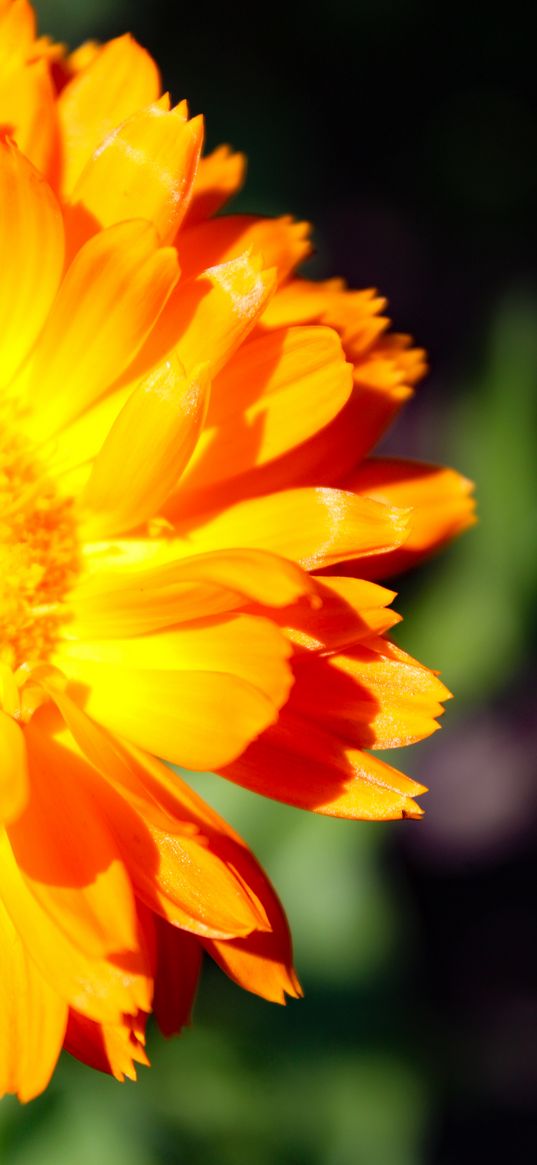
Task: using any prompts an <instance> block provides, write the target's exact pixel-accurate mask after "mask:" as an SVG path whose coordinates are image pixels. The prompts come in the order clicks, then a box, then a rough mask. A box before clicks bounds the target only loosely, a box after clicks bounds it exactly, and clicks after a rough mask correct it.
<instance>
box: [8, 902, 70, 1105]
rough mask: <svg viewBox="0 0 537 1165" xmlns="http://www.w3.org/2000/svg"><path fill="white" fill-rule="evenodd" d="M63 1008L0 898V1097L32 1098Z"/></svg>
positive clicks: (59, 1034) (59, 1036) (56, 1042)
mask: <svg viewBox="0 0 537 1165" xmlns="http://www.w3.org/2000/svg"><path fill="white" fill-rule="evenodd" d="M66 1022H67V1006H66V1004H65V1002H64V1000H63V999H62V998H61V996H60V995H59V994H58V993H57V992H56V991H55V990H54V988H53V987H50V986H49V985H48V983H46V982H45V980H44V979H43V978H42V976H41V975H40V974H39V971H38V970H37V968H36V967H35V965H34V963H33V962H32V961H31V959H30V958H29V957H28V954H27V952H26V950H25V948H24V947H23V945H22V943H21V941H20V937H19V934H18V931H17V929H16V927H15V926H14V925H13V922H12V921H11V918H10V917H9V914H7V912H6V909H5V907H4V905H3V903H2V899H1V898H0V1096H3V1095H4V1094H5V1093H6V1092H14V1093H16V1094H17V1096H18V1097H19V1100H22V1101H27V1100H32V1099H33V1097H34V1096H37V1095H38V1094H39V1093H40V1092H42V1091H43V1089H44V1088H46V1086H47V1084H48V1082H49V1080H50V1077H51V1076H52V1073H53V1071H54V1068H55V1066H56V1061H57V1059H58V1056H59V1054H60V1051H61V1047H62V1043H63V1037H64V1033H65V1025H66Z"/></svg>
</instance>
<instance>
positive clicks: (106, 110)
mask: <svg viewBox="0 0 537 1165" xmlns="http://www.w3.org/2000/svg"><path fill="white" fill-rule="evenodd" d="M159 90H160V79H159V74H158V69H157V67H156V65H155V62H154V61H153V60H152V58H151V57H150V56H149V53H146V52H145V49H143V48H141V47H140V45H138V44H137V43H136V41H135V40H133V39H132V37H130V36H121V37H118V38H117V40H111V41H108V43H107V44H105V45H104V46H103V48H102V49H101V50H100V51H99V52H98V53H96V54H95V55H94V56H93V59H92V60H91V61H90V63H89V64H88V65H87V67H86V68H85V69H83V70H82V71H81V72H79V73H78V74H76V75H75V76H74V77H73V79H72V80H71V81H70V82H69V83H68V84H67V85H66V86H65V88H64V89H63V90H62V92H61V94H60V97H59V99H58V112H59V116H60V122H61V126H62V136H63V141H64V174H63V188H64V191H65V192H66V193H69V192H70V191H71V190H72V189H73V187H74V185H75V182H76V181H77V179H78V177H79V176H80V174H81V173H82V170H83V169H84V166H85V165H86V163H87V162H88V161H89V159H90V158H91V156H92V154H93V153H94V151H95V150H96V149H97V146H99V145H100V144H101V142H103V141H104V139H105V138H106V137H107V136H108V134H109V133H111V132H112V130H114V129H115V128H116V126H118V125H119V124H120V122H122V121H125V120H126V118H127V117H131V115H132V114H133V113H136V112H137V110H139V109H143V108H144V107H145V106H146V105H151V104H152V103H153V102H154V101H156V100H157V97H158V96H159Z"/></svg>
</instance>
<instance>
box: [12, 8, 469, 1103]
mask: <svg viewBox="0 0 537 1165" xmlns="http://www.w3.org/2000/svg"><path fill="white" fill-rule="evenodd" d="M2 55H3V56H4V57H5V59H6V61H9V72H8V73H7V74H6V77H7V80H6V81H4V79H3V81H2V88H0V120H1V122H2V123H3V124H4V125H6V126H7V127H8V129H7V130H6V131H5V132H4V133H3V137H2V141H1V144H0V253H1V254H2V268H1V275H0V304H1V311H2V320H3V326H2V334H1V337H0V421H1V429H0V434H1V435H0V500H1V518H0V572H1V573H0V614H1V617H2V629H1V632H0V753H1V757H2V764H1V766H0V821H1V823H2V831H1V833H0V869H1V879H0V886H1V891H0V931H1V932H2V934H1V936H0V937H1V941H0V960H1V961H2V973H1V975H0V983H1V987H0V990H1V991H2V992H3V1002H2V1008H1V1012H0V1014H1V1015H2V1020H1V1022H2V1024H4V1025H7V1026H6V1028H5V1030H6V1033H8V1034H6V1035H5V1036H3V1037H2V1039H1V1040H0V1087H2V1088H3V1089H4V1090H7V1091H14V1092H17V1093H18V1094H19V1095H20V1096H21V1097H22V1098H23V1099H26V1098H29V1097H31V1096H32V1095H35V1094H36V1093H37V1092H39V1091H40V1090H41V1089H42V1088H43V1087H44V1086H45V1084H46V1082H47V1080H48V1078H49V1076H50V1074H51V1072H52V1070H53V1068H54V1064H55V1062H56V1058H57V1056H58V1053H59V1051H60V1049H61V1047H62V1046H66V1047H67V1048H68V1049H69V1050H71V1051H72V1052H73V1053H74V1054H75V1055H78V1056H80V1057H81V1058H82V1059H84V1060H85V1061H87V1062H88V1063H90V1064H93V1065H94V1066H96V1067H100V1068H103V1069H105V1070H107V1071H111V1072H113V1073H114V1074H115V1075H117V1076H118V1077H119V1078H122V1077H123V1076H125V1075H133V1074H134V1064H135V1063H136V1062H141V1063H143V1062H145V1052H144V1024H145V1020H146V1017H147V1015H148V1013H149V1012H150V1011H151V1009H152V1008H153V1009H154V1010H155V1012H156V1014H157V1018H158V1020H159V1022H160V1024H161V1027H162V1029H163V1031H164V1032H165V1034H170V1033H171V1032H173V1031H176V1030H179V1028H180V1027H181V1026H182V1025H183V1024H184V1023H185V1022H187V1020H188V1017H189V1014H190V1007H191V1002H192V996H193V992H194V989H195V985H196V981H197V976H198V972H199V963H200V956H201V952H202V949H206V950H207V951H208V952H209V953H210V954H211V955H212V956H213V957H214V958H215V959H216V960H217V962H219V963H220V964H221V966H222V967H223V968H224V969H225V970H226V971H227V973H228V974H230V975H231V976H232V977H233V978H234V979H236V980H237V982H239V983H240V984H241V985H243V986H245V987H246V988H248V989H250V990H253V991H256V992H258V993H259V994H261V995H263V996H265V997H266V998H269V999H272V1000H277V1001H283V999H284V997H285V994H286V993H287V994H290V995H297V994H299V991H300V988H299V985H298V981H297V979H296V975H295V973H294V971H293V968H292V956H291V948H290V939H289V934H288V930H287V924H286V922H285V917H284V915H283V912H282V909H281V907H280V905H279V903H278V900H277V898H276V896H275V894H274V891H273V890H272V888H271V886H270V884H269V882H268V881H267V879H266V877H265V875H264V874H263V872H262V871H261V870H260V868H259V866H258V865H257V863H256V862H255V860H254V858H253V857H252V855H251V854H250V853H249V851H248V849H247V847H246V846H245V845H244V843H243V842H242V841H241V839H240V838H238V837H237V835H236V834H235V833H234V832H233V831H232V830H231V829H230V828H229V827H228V826H227V825H226V824H225V823H224V822H223V821H222V820H221V819H220V818H219V817H218V816H217V815H216V814H215V813H214V812H213V811H212V810H210V809H208V807H207V806H205V805H204V804H203V803H202V802H201V801H200V799H199V798H198V797H196V796H195V794H194V793H193V792H192V791H191V790H190V789H189V788H188V787H187V786H186V785H185V784H184V783H183V782H182V781H181V780H180V779H179V777H177V776H175V775H173V774H172V773H171V772H170V771H169V770H168V769H167V768H166V767H165V766H164V765H163V764H162V763H161V761H159V760H156V759H155V757H161V758H163V759H164V760H165V761H169V762H172V763H174V764H176V765H180V766H183V767H185V768H188V769H191V770H196V769H198V770H205V769H213V770H217V771H218V772H220V773H222V775H223V776H226V777H228V778H229V779H231V780H232V781H236V782H238V783H240V784H244V785H247V786H248V787H249V788H252V789H254V790H256V791H258V792H260V793H263V794H264V795H266V796H269V797H274V798H277V799H280V800H282V801H287V802H289V803H291V804H295V805H300V806H302V807H305V808H309V809H314V810H316V811H318V812H323V813H326V814H332V815H339V816H347V817H360V818H368V819H383V818H384V819H386V818H394V817H404V816H418V815H419V814H420V812H421V810H420V809H419V807H418V805H417V804H416V801H415V800H414V798H415V796H416V794H417V793H419V792H421V791H422V790H421V787H420V786H418V785H416V783H415V782H413V781H411V780H410V779H409V778H407V777H405V776H403V775H402V774H401V773H399V772H397V771H396V770H395V769H394V768H392V767H391V766H389V765H387V764H386V763H385V762H384V761H382V760H380V759H379V758H375V757H374V755H372V753H371V752H370V751H369V750H370V749H373V750H374V749H375V748H382V749H384V748H389V747H392V746H400V745H402V744H406V743H411V742H413V741H414V740H418V739H421V738H422V737H424V736H426V735H428V734H429V733H430V732H432V731H434V729H435V727H436V717H437V716H438V714H439V713H440V712H441V710H442V709H441V701H442V700H443V699H444V698H445V697H446V696H447V694H448V693H447V692H446V690H445V688H444V687H443V685H442V684H441V683H440V681H439V680H438V678H437V677H436V676H435V675H434V674H433V673H431V672H430V671H428V670H427V669H426V668H425V667H423V666H422V665H421V664H418V663H416V661H414V660H412V659H410V657H408V656H407V655H406V654H405V653H404V652H402V651H401V650H400V649H399V648H397V647H395V646H394V645H393V644H392V643H390V642H389V640H388V639H386V638H385V633H386V632H387V631H388V630H389V629H390V627H391V626H393V624H394V623H395V622H396V621H397V616H396V615H395V614H394V612H393V611H392V610H391V608H390V602H391V599H392V598H393V592H391V591H388V590H385V589H384V588H382V587H381V586H379V585H378V584H377V582H376V581H373V580H376V579H377V578H378V577H379V576H381V575H382V574H384V573H385V574H387V575H389V574H390V573H393V571H394V569H399V568H400V567H401V566H403V565H407V564H408V563H410V562H411V561H413V560H414V559H415V558H417V557H419V556H421V555H423V554H424V553H426V552H428V551H429V550H430V549H433V548H435V547H436V546H437V545H439V544H440V543H441V542H442V541H444V540H445V539H446V538H447V537H449V536H451V535H452V534H453V533H454V532H456V531H457V530H459V529H462V528H463V527H464V526H465V525H467V524H468V523H469V521H470V520H471V502H470V500H469V487H468V484H467V483H466V482H465V481H464V480H463V479H462V478H460V477H459V476H458V475H457V474H455V473H454V472H452V471H447V470H440V469H436V468H435V467H432V466H417V465H413V464H412V463H406V462H403V461H386V460H383V459H376V460H373V459H369V458H368V457H367V454H368V453H369V450H370V448H371V446H372V445H373V444H374V443H375V441H376V440H377V438H378V436H379V435H380V433H381V431H382V430H383V428H384V427H385V426H386V424H387V423H388V422H389V421H390V420H391V418H392V417H393V415H394V414H395V412H396V411H397V409H398V408H399V407H400V405H401V403H402V402H403V401H404V400H405V399H407V398H408V396H409V395H410V393H411V390H412V385H413V384H414V383H415V382H416V381H417V380H418V379H419V377H420V376H421V374H422V373H423V371H424V357H423V353H421V352H420V351H417V350H415V349H413V348H412V347H411V344H410V341H409V339H408V338H407V337H401V336H396V335H393V334H391V333H389V331H388V324H387V321H386V319H385V318H384V317H383V316H382V314H381V313H382V310H383V307H384V302H383V301H382V300H381V299H379V297H378V296H377V295H376V294H375V293H374V292H372V291H366V292H349V291H347V290H346V289H345V287H344V286H343V284H342V283H341V282H339V281H337V280H335V281H330V282H328V283H312V282H309V281H307V280H305V279H302V278H297V277H296V276H295V274H294V271H295V269H296V267H297V265H298V264H299V263H300V262H301V261H302V260H303V259H304V258H305V257H306V256H307V254H308V252H309V248H310V243H309V231H308V228H307V227H305V226H304V225H303V224H296V223H294V222H293V221H292V220H291V219H288V218H282V219H277V220H270V219H262V218H253V217H248V216H242V215H240V216H237V215H232V216H228V217H221V218H216V219H215V218H211V217H210V215H211V214H212V212H213V211H214V210H216V209H218V208H219V207H220V205H221V204H222V203H223V202H224V201H225V200H226V198H227V197H228V196H229V195H230V194H231V193H232V192H233V190H234V189H235V188H236V187H237V185H238V184H239V181H240V180H241V177H242V160H241V159H240V157H238V156H237V155H234V154H232V153H231V152H230V151H229V150H227V149H225V148H224V149H221V150H218V151H216V152H215V153H214V154H212V155H209V157H208V158H206V159H201V157H200V155H201V148H202V138H203V125H202V122H201V119H200V118H193V119H190V118H189V115H188V110H187V108H186V106H185V104H184V103H182V104H181V105H179V106H177V107H175V108H172V107H171V104H170V102H169V100H168V98H167V97H166V96H164V97H162V96H161V95H160V89H159V79H158V73H157V70H156V67H155V65H154V63H153V62H152V61H151V58H149V57H148V55H147V54H146V53H144V51H143V50H142V49H141V48H140V47H139V46H138V45H136V44H135V42H134V41H132V40H131V39H130V38H120V39H119V40H117V41H113V42H111V43H110V44H108V45H104V46H103V47H99V46H87V47H86V48H85V49H83V50H81V51H79V52H78V53H77V54H74V55H73V56H72V57H65V56H64V54H63V53H62V51H61V50H60V49H58V48H57V47H56V46H54V45H51V44H50V43H49V42H47V41H42V40H36V39H35V28H34V24H33V16H32V13H31V10H30V8H29V6H28V5H27V4H26V2H25V0H0V58H2ZM3 76H4V75H3ZM38 110H39V111H40V112H39V114H38ZM364 458H365V460H364ZM21 984H22V985H23V986H22V987H21Z"/></svg>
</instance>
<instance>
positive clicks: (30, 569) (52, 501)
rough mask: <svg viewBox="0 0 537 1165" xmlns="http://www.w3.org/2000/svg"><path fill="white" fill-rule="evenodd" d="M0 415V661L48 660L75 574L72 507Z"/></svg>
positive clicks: (15, 664) (17, 664)
mask: <svg viewBox="0 0 537 1165" xmlns="http://www.w3.org/2000/svg"><path fill="white" fill-rule="evenodd" d="M4 415H5V414H4V412H3V411H2V417H1V418H0V421H1V422H2V424H1V432H0V663H1V664H4V665H6V666H7V667H8V668H10V669H13V670H14V669H16V668H18V667H20V666H22V665H23V664H28V663H41V662H45V661H46V660H47V659H48V657H49V655H50V652H51V649H52V647H53V645H54V642H55V640H56V638H57V635H58V631H59V627H60V623H61V622H62V619H64V618H65V608H64V607H63V606H62V600H63V598H64V596H65V593H66V591H67V590H68V588H69V586H70V585H71V583H72V581H73V579H74V577H75V576H76V574H77V572H78V548H77V539H76V527H75V521H74V514H73V505H72V502H71V500H70V499H66V498H62V497H60V496H59V495H58V493H57V491H56V488H55V486H54V483H53V482H52V481H51V480H50V479H49V478H48V477H47V476H46V474H45V472H44V470H43V466H42V465H40V463H39V459H38V458H37V457H36V455H35V451H34V449H32V447H31V445H30V444H29V443H28V442H27V441H26V440H25V439H24V438H23V437H22V436H21V435H20V434H19V433H18V432H17V430H16V428H14V427H13V426H12V425H9V424H7V425H6V424H4V423H3V422H4Z"/></svg>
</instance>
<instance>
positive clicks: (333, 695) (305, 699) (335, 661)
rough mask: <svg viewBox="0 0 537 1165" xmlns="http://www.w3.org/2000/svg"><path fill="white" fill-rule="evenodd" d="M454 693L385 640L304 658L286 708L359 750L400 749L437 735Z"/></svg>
mask: <svg viewBox="0 0 537 1165" xmlns="http://www.w3.org/2000/svg"><path fill="white" fill-rule="evenodd" d="M449 697H450V693H449V692H448V690H447V688H445V687H444V685H443V684H442V683H441V682H440V680H439V679H438V678H437V676H435V675H434V673H433V672H431V671H429V669H428V668H426V667H423V666H422V664H419V663H417V661H416V660H415V659H412V658H411V656H409V655H406V654H405V652H403V651H401V650H400V649H398V648H396V647H395V646H394V645H393V644H391V643H388V642H387V641H386V640H384V639H370V640H366V642H365V643H364V644H362V645H360V646H358V647H354V648H353V649H352V650H351V651H348V652H346V653H345V654H337V655H331V656H328V657H326V656H325V657H320V656H319V655H317V656H316V657H312V656H311V655H310V656H307V655H306V654H304V655H302V656H301V657H300V659H298V660H297V661H296V664H295V684H294V687H293V690H292V692H291V697H290V700H289V702H288V705H287V707H288V709H289V711H290V712H293V713H295V714H297V715H299V716H300V717H302V718H303V719H304V720H310V721H311V722H312V723H313V724H316V725H318V726H319V727H320V728H322V729H323V730H325V731H326V732H328V733H331V734H334V735H336V736H337V737H339V738H340V739H341V740H343V741H345V743H346V744H349V745H352V746H353V747H355V748H374V749H377V748H401V747H403V746H404V745H407V744H414V743H415V742H416V741H418V740H423V739H424V738H425V737H427V736H430V735H431V733H433V732H436V730H437V729H438V727H439V725H438V724H437V720H436V718H437V717H438V716H441V715H442V712H443V710H444V709H443V707H442V701H443V700H446V699H449Z"/></svg>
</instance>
